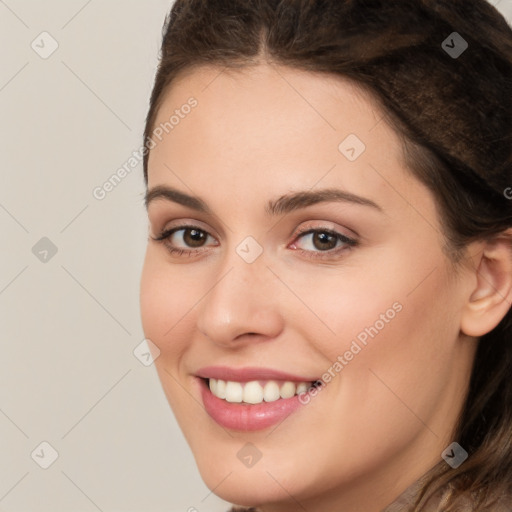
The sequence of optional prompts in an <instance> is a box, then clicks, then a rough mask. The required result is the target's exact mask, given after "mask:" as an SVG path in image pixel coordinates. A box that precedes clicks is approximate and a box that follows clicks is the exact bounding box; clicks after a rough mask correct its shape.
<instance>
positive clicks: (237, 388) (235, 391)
mask: <svg viewBox="0 0 512 512" xmlns="http://www.w3.org/2000/svg"><path fill="white" fill-rule="evenodd" d="M243 394H244V390H243V388H242V384H240V382H233V381H230V380H228V382H226V401H227V402H233V403H237V404H239V403H240V402H241V401H242V398H243Z"/></svg>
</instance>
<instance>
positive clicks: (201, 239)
mask: <svg viewBox="0 0 512 512" xmlns="http://www.w3.org/2000/svg"><path fill="white" fill-rule="evenodd" d="M152 239H153V240H154V241H155V242H159V243H162V244H163V245H164V246H165V247H166V249H167V250H168V251H169V252H170V253H171V254H173V255H177V256H183V255H187V256H192V255H197V254H200V253H203V252H207V251H208V249H207V245H206V242H207V241H208V239H212V240H215V238H213V236H211V235H210V234H209V233H208V232H207V231H205V230H204V229H201V228H199V227H198V226H194V225H188V224H187V225H181V226H176V227H173V228H171V229H167V230H164V231H162V232H161V233H160V235H159V236H158V237H156V238H155V237H152ZM180 240H181V242H180ZM297 240H302V241H305V243H304V246H306V248H301V247H298V245H301V244H298V243H297ZM357 243H358V242H357V241H356V240H354V239H353V238H349V237H347V236H345V235H343V234H342V233H338V232H337V231H334V230H332V229H329V228H323V227H320V228H309V229H308V228H306V229H303V230H301V231H299V232H298V233H296V235H295V239H294V242H293V243H292V245H291V246H290V247H291V248H292V249H293V250H298V251H299V252H300V253H302V254H304V255H305V256H306V257H308V258H313V259H314V258H333V257H335V256H337V255H338V254H340V253H341V252H344V251H346V250H348V249H350V248H351V247H354V246H356V245H357ZM217 245H219V244H218V242H215V243H214V244H213V246H217Z"/></svg>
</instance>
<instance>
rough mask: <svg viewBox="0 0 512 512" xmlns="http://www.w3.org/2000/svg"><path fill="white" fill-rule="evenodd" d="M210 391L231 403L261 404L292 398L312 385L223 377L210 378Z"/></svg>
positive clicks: (309, 383) (307, 383)
mask: <svg viewBox="0 0 512 512" xmlns="http://www.w3.org/2000/svg"><path fill="white" fill-rule="evenodd" d="M208 385H209V387H210V391H211V392H212V394H213V395H214V396H216V397H217V398H222V399H224V400H226V401H227V402H231V403H242V402H243V403H246V404H261V403H263V401H265V402H275V401H276V400H279V399H280V398H291V397H292V396H294V395H298V394H299V393H303V392H306V391H307V390H308V389H309V388H310V387H311V385H312V383H311V382H299V383H295V382H291V381H286V382H281V383H278V382H276V381H274V380H270V381H268V382H266V383H265V384H264V385H263V386H262V385H261V384H260V382H259V381H257V380H253V381H250V382H246V383H241V382H235V381H225V380H221V379H209V383H208Z"/></svg>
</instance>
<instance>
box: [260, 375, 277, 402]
mask: <svg viewBox="0 0 512 512" xmlns="http://www.w3.org/2000/svg"><path fill="white" fill-rule="evenodd" d="M280 398H281V395H280V394H279V384H278V383H277V382H275V381H273V380H271V381H270V382H267V383H266V384H265V387H264V388H263V400H265V402H275V401H276V400H279V399H280Z"/></svg>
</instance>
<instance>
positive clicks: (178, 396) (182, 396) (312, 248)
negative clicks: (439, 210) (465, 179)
mask: <svg viewBox="0 0 512 512" xmlns="http://www.w3.org/2000/svg"><path fill="white" fill-rule="evenodd" d="M172 116H174V117H172ZM170 119H171V121H170ZM165 123H167V124H165ZM155 129H156V131H155V132H154V133H155V136H153V141H154V143H155V144H156V145H155V147H154V148H153V149H152V150H151V153H150V158H149V183H148V192H149V195H148V201H149V202H148V215H149V234H150V238H149V239H148V246H147V252H146V259H145V263H144V269H143V274H142V280H141V297H140V299H141V312H142V323H143V328H144V333H145V336H146V337H147V338H149V339H150V340H151V341H152V342H153V343H154V344H155V345H156V346H157V347H158V349H159V350H160V355H159V357H158V358H157V359H156V361H155V364H156V368H157V370H158V374H159V377H160V379H161V382H162V385H163V389H164V391H165V394H166V396H167V399H168V401H169V403H170V405H171V407H172V409H173V411H174V413H175V415H176V418H177V421H178V422H179V424H180V427H181V428H182V430H183V432H184V435H185V436H186V438H187V440H188V442H189V444H190V446H191V449H192V451H193V453H194V456H195V458H196V461H197V464H198V467H199V470H200V472H201V475H202V477H203V478H204V480H205V482H206V484H207V485H208V486H209V487H210V488H211V489H214V491H215V493H216V494H218V495H219V496H221V497H222V498H224V499H226V500H228V501H231V502H233V503H237V504H242V505H253V506H254V505H261V504H267V507H266V508H265V510H273V509H278V510H287V507H289V509H290V510H297V509H298V508H297V507H298V505H297V503H300V505H301V506H302V507H304V508H305V509H306V510H316V509H317V508H315V507H319V506H320V505H321V504H322V503H324V504H337V505H345V506H347V507H352V508H347V510H365V511H372V510H378V509H380V508H381V507H382V506H384V505H386V504H387V503H389V502H390V501H392V500H393V499H394V498H395V497H396V496H397V494H399V493H400V492H401V491H403V490H404V489H405V488H406V487H407V486H408V485H410V484H411V483H412V482H413V481H414V480H416V479H417V478H419V477H420V476H421V475H422V474H423V473H424V472H426V471H427V470H428V469H429V468H430V467H432V466H433V465H434V464H435V463H437V462H438V461H439V460H441V452H442V451H443V450H444V448H446V447H447V446H448V445H449V444H450V443H451V442H452V441H453V439H452V437H451V430H452V428H453V427H454V425H455V422H456V417H457V415H458V413H459V411H460V408H461V404H462V402H463V399H464V393H465V390H466V386H467V381H468V378H469V375H470V369H471V364H472V360H473V357H474V343H472V341H471V340H470V339H468V338H467V337H465V336H463V335H462V334H461V332H460V315H461V309H462V305H463V303H464V300H465V298H467V296H468V292H469V288H468V284H467V280H466V281H463V280H462V279H459V278H456V277H455V276H454V274H453V271H452V267H451V264H450V262H449V260H448V259H447V257H446V256H445V254H444V252H443V251H442V244H443V237H442V235H441V233H440V229H441V228H440V224H439V220H438V218H437V215H436V210H435V206H434V201H433V197H432V195H431V193H430V192H429V191H428V190H427V189H426V188H425V187H424V186H423V185H422V184H421V183H420V182H419V181H418V180H416V179H415V178H414V177H412V175H411V174H410V172H409V171H408V170H407V169H406V168H405V167H404V165H403V163H402V161H401V145H400V140H399V138H398V137H397V135H396V134H395V132H394V131H393V130H392V129H391V128H390V127H389V126H388V125H387V124H386V123H385V121H384V120H382V114H381V113H380V112H379V111H378V109H377V108H376V106H375V105H374V104H373V102H372V101H371V100H370V99H369V98H368V97H366V96H365V95H363V94H362V93H361V92H359V90H358V89H357V88H356V87H355V86H354V85H351V84H350V83H349V82H348V81H346V80H343V79H341V78H335V77H332V76H331V77H329V76H326V75H323V76H322V75H319V74H314V73H308V72H303V71H298V70H292V69H289V68H285V67H271V66H269V65H260V66H258V67H255V68H252V69H245V70H243V71H240V70H238V71H228V70H223V71H222V70H221V69H220V68H214V67H202V68H197V69H195V70H194V71H193V72H191V73H187V74H186V75H183V76H182V77H181V79H180V80H179V81H176V82H174V83H173V86H172V87H171V89H170V90H169V92H168V93H167V95H166V96H165V99H164V101H163V103H162V105H161V107H160V109H159V112H158V116H157V119H156V123H155ZM156 187H159V188H158V189H157V188H156ZM171 189H172V190H171ZM189 197H190V198H189ZM183 226H185V227H183ZM169 230H174V232H173V233H172V234H171V235H170V236H169V237H168V238H167V239H166V240H163V241H160V242H158V241H155V240H153V238H157V237H159V236H160V235H161V233H162V232H164V231H169ZM171 250H172V251H173V252H171ZM209 378H210V379H215V381H212V386H213V393H212V391H210V390H209V389H208V386H209V383H208V382H209V381H208V379H209ZM218 380H220V381H224V384H223V382H220V383H219V382H217V381H218ZM316 380H321V381H322V383H323V384H322V386H321V387H320V388H318V389H314V390H312V391H311V390H310V391H309V392H308V393H305V392H304V389H305V388H306V387H309V385H310V383H311V382H313V381H316ZM247 382H251V384H248V385H247V384H246V383H247ZM285 382H288V383H285ZM301 382H302V383H303V384H300V383H301ZM294 393H295V395H294V396H292V395H293V394H294ZM297 393H299V394H297ZM215 395H218V396H215ZM279 396H283V398H278V397H279ZM223 397H225V398H223ZM262 397H263V400H262ZM240 400H243V402H241V403H240ZM247 402H255V403H247ZM322 500H324V501H322ZM313 504H314V506H313ZM272 505H274V506H272ZM308 506H309V507H310V508H308ZM299 508H300V507H299Z"/></svg>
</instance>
